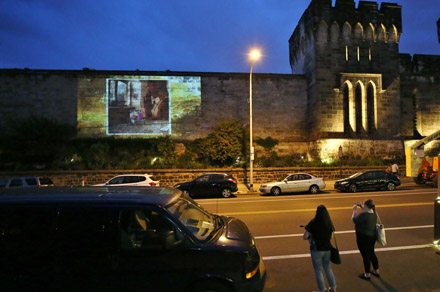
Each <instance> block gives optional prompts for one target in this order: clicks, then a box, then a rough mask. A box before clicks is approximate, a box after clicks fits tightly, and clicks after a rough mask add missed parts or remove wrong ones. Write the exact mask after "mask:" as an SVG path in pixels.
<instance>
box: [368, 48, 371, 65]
mask: <svg viewBox="0 0 440 292" xmlns="http://www.w3.org/2000/svg"><path fill="white" fill-rule="evenodd" d="M368 61H370V62H371V48H368Z"/></svg>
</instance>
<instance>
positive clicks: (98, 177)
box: [0, 166, 405, 187]
mask: <svg viewBox="0 0 440 292" xmlns="http://www.w3.org/2000/svg"><path fill="white" fill-rule="evenodd" d="M399 167H400V173H401V175H403V174H404V173H405V166H399ZM367 170H385V166H383V167H381V166H375V167H371V166H370V167H368V166H364V167H355V166H352V167H346V166H344V167H343V168H338V167H286V168H255V169H254V172H253V176H254V183H255V184H262V183H267V182H271V181H276V180H279V179H281V178H284V177H286V176H287V175H288V174H290V173H296V172H306V173H309V174H312V175H314V176H317V177H322V178H324V179H329V180H334V179H339V178H341V177H347V176H350V175H352V174H354V173H356V172H360V171H367ZM211 172H220V173H228V174H230V175H232V176H234V177H235V178H236V179H237V181H238V183H240V184H248V183H249V182H248V177H249V171H245V170H243V169H237V168H233V169H197V170H188V169H161V170H156V169H155V170H136V171H133V170H131V171H127V170H111V171H110V170H109V171H56V172H55V171H35V172H14V173H6V172H0V178H6V177H26V176H39V177H49V178H51V179H52V181H53V182H54V185H55V186H81V185H82V184H84V185H86V186H87V185H93V184H100V183H104V182H106V181H107V180H109V179H110V178H112V177H114V176H116V175H120V174H129V173H138V174H144V173H148V174H150V175H153V176H154V178H155V179H156V180H158V181H160V185H161V186H171V187H172V186H174V185H175V184H177V183H182V182H185V181H190V180H192V179H194V178H196V177H198V176H199V175H202V174H204V173H211ZM341 174H342V175H341Z"/></svg>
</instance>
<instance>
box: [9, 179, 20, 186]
mask: <svg viewBox="0 0 440 292" xmlns="http://www.w3.org/2000/svg"><path fill="white" fill-rule="evenodd" d="M22 186H23V181H22V180H21V178H13V179H12V180H11V183H10V184H9V187H10V188H13V187H22Z"/></svg>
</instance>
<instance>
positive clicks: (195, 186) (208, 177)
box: [174, 173, 238, 198]
mask: <svg viewBox="0 0 440 292" xmlns="http://www.w3.org/2000/svg"><path fill="white" fill-rule="evenodd" d="M174 187H175V188H176V189H179V190H181V191H182V192H183V193H184V194H187V195H189V196H190V197H197V196H201V195H221V196H222V197H224V198H229V197H230V196H231V195H232V193H233V192H236V191H238V187H237V180H236V179H235V178H234V177H233V176H231V175H228V174H226V173H206V174H203V175H201V176H199V177H198V178H196V179H194V180H192V181H190V182H184V183H180V184H177V185H175V186H174Z"/></svg>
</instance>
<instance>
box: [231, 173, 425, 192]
mask: <svg viewBox="0 0 440 292" xmlns="http://www.w3.org/2000/svg"><path fill="white" fill-rule="evenodd" d="M335 181H336V180H335V179H333V180H331V179H329V180H327V179H326V180H324V182H325V189H324V190H325V191H334V190H335V187H334V186H335ZM400 181H401V182H402V184H401V185H400V186H399V187H398V188H401V187H402V186H411V187H415V186H418V185H417V184H416V183H414V181H413V178H412V177H406V176H405V177H401V178H400ZM260 185H262V184H255V183H254V190H253V191H251V190H249V186H248V185H245V184H244V183H238V185H237V186H238V191H237V193H236V194H237V195H258V194H261V193H260V191H259V189H260Z"/></svg>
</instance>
